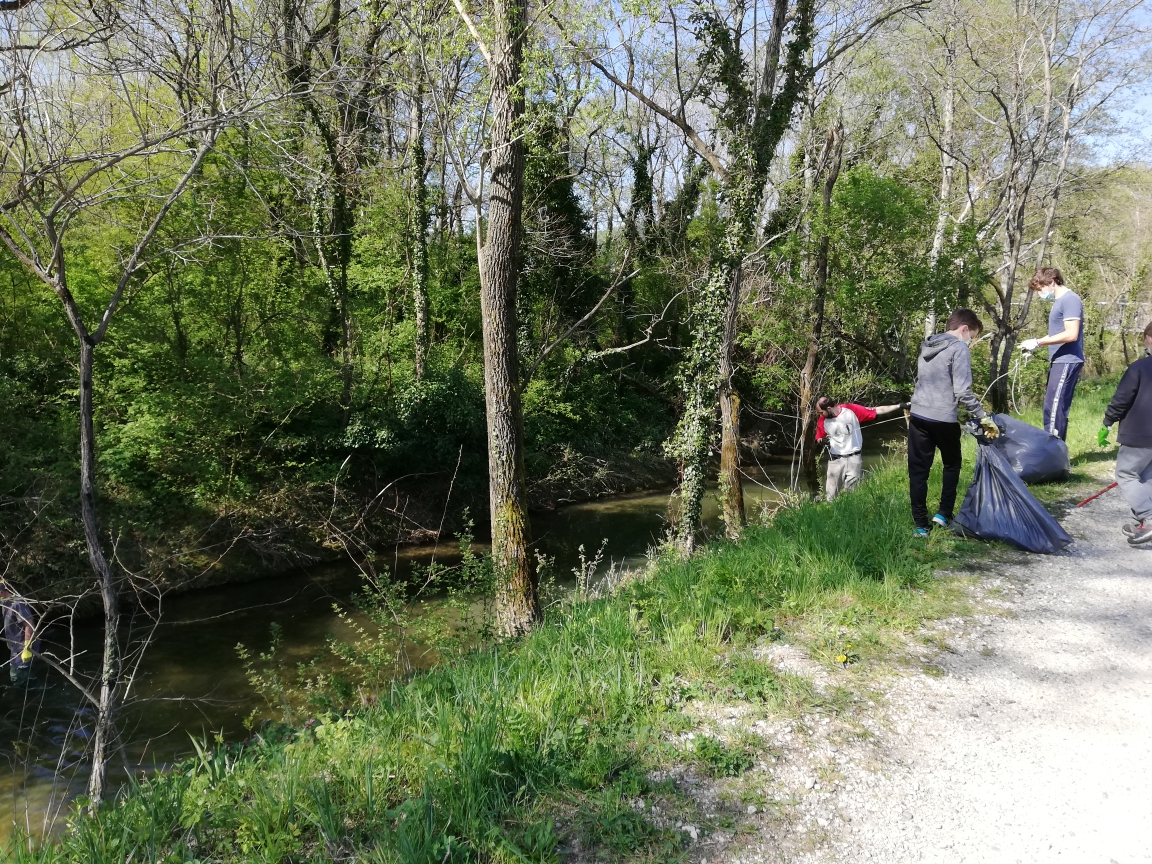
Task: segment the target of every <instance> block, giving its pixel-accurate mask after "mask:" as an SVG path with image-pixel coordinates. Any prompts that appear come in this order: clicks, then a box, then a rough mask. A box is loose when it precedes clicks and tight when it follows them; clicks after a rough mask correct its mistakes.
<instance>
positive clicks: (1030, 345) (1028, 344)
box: [1020, 339, 1040, 351]
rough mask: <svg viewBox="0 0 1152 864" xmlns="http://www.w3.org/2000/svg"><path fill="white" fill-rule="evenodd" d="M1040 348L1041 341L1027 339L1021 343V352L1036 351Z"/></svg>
mask: <svg viewBox="0 0 1152 864" xmlns="http://www.w3.org/2000/svg"><path fill="white" fill-rule="evenodd" d="M1039 347H1040V340H1039V339H1025V340H1024V341H1023V342H1021V343H1020V350H1021V351H1035V350H1036V349H1037V348H1039Z"/></svg>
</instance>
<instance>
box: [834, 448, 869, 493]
mask: <svg viewBox="0 0 1152 864" xmlns="http://www.w3.org/2000/svg"><path fill="white" fill-rule="evenodd" d="M863 476H864V457H863V456H861V455H860V454H859V453H857V454H856V455H854V456H845V457H843V458H841V459H832V458H829V459H828V475H827V476H826V477H825V478H824V494H825V496H827V498H828V500H829V501H831V500H832V499H833V498H835V497H836V496H837V495H839V494H840V493H841V492H847V491H848V490H849V489H851V488H852V487H853V486H855V485H856V484H857V483H858V482H859V481H860V478H861V477H863Z"/></svg>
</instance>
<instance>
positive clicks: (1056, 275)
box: [1028, 267, 1064, 291]
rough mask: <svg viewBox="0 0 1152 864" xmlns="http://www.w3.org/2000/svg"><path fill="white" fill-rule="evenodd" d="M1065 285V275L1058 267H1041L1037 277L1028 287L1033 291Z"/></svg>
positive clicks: (1029, 282)
mask: <svg viewBox="0 0 1152 864" xmlns="http://www.w3.org/2000/svg"><path fill="white" fill-rule="evenodd" d="M1063 284H1064V274H1063V273H1061V272H1060V270H1059V268H1057V267H1041V268H1040V269H1039V270H1037V271H1036V275H1034V276H1033V277H1032V278H1031V279H1029V280H1028V287H1029V288H1031V289H1032V290H1033V291H1035V290H1037V289H1038V288H1047V287H1048V286H1049V285H1063Z"/></svg>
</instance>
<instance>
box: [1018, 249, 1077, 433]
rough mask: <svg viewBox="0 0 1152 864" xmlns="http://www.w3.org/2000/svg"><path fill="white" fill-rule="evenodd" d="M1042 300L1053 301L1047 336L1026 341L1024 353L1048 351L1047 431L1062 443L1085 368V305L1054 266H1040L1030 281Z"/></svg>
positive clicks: (1045, 402)
mask: <svg viewBox="0 0 1152 864" xmlns="http://www.w3.org/2000/svg"><path fill="white" fill-rule="evenodd" d="M1028 287H1029V288H1031V289H1032V290H1033V291H1038V292H1039V293H1040V299H1041V300H1054V301H1055V302H1053V304H1052V311H1051V312H1050V313H1048V335H1047V336H1044V337H1042V338H1040V339H1025V340H1024V341H1023V342H1021V343H1020V348H1021V349H1022V350H1024V351H1035V350H1036V349H1037V348H1039V347H1041V346H1047V348H1048V362H1049V363H1050V364H1051V365H1050V366H1049V367H1048V390H1047V392H1045V394H1044V429H1045V431H1046V432H1047V433H1048V434H1049V435H1055V436H1056V437H1057V438H1059V439H1060V440H1061V441H1063V440H1064V439H1065V438H1067V436H1068V410H1069V409H1070V408H1071V407H1072V396H1073V395H1074V394H1075V392H1076V382H1077V381H1079V380H1080V370H1081V369H1083V368H1084V326H1083V324H1084V304H1083V303H1082V302H1080V295H1078V294H1077V293H1076V292H1075V291H1073V290H1072V289H1071V288H1069V287H1068V286H1067V285H1065V284H1064V275H1063V274H1062V273H1061V272H1060V271H1059V270H1057V269H1056V268H1055V267H1041V268H1040V269H1039V270H1037V271H1036V275H1035V276H1033V277H1032V278H1031V279H1030V280H1029V281H1028Z"/></svg>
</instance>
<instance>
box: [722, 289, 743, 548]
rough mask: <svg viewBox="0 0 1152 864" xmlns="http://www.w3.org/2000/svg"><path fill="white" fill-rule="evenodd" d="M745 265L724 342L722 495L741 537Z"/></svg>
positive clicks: (732, 296)
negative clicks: (738, 368)
mask: <svg viewBox="0 0 1152 864" xmlns="http://www.w3.org/2000/svg"><path fill="white" fill-rule="evenodd" d="M742 272H743V271H742V268H739V267H738V268H736V269H735V270H734V271H733V273H732V280H731V286H732V287H731V289H730V290H729V292H728V314H727V317H726V319H725V321H724V339H723V341H722V342H721V345H720V499H721V511H722V515H723V517H724V528H725V531H726V533H727V535H728V537H729V538H731V539H733V540H737V539H739V538H740V534H741V533H742V531H743V530H744V486H743V482H742V480H743V478H742V477H741V475H740V395H739V394H738V393H737V392H736V388H735V387H733V386H732V377H733V375H734V373H735V369H734V368H733V366H732V351H733V349H734V347H735V344H736V324H737V320H738V317H739V312H740V290H741V281H742V280H741V274H742Z"/></svg>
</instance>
